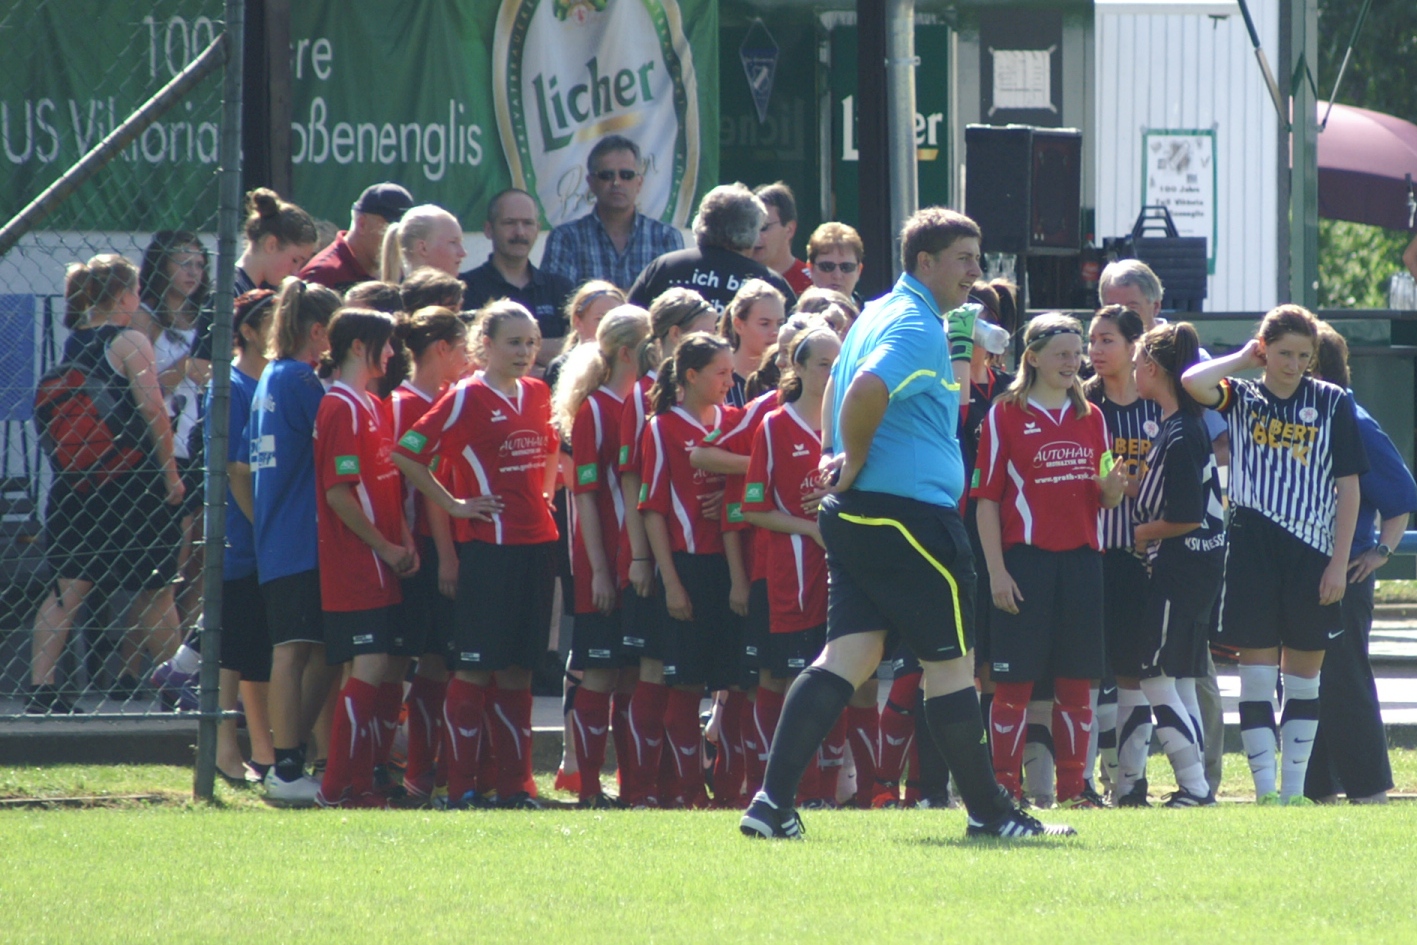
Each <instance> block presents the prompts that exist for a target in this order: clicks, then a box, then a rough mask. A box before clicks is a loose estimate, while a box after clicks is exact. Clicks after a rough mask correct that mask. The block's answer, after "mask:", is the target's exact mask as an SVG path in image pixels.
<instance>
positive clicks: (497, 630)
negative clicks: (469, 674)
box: [450, 541, 556, 672]
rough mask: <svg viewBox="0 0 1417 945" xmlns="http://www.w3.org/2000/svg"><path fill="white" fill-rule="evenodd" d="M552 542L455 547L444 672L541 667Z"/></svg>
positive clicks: (547, 632)
mask: <svg viewBox="0 0 1417 945" xmlns="http://www.w3.org/2000/svg"><path fill="white" fill-rule="evenodd" d="M555 589H556V542H554V541H547V542H542V543H540V544H536V545H493V544H488V543H487V542H484V541H469V542H467V543H465V544H463V545H461V546H459V548H458V598H457V602H456V605H455V607H454V623H453V627H454V636H453V642H454V652H453V663H454V665H453V666H452V667H450V668H452V669H461V670H470V671H477V672H497V671H498V670H503V669H508V668H510V667H512V666H519V667H521V668H522V669H534V668H535V667H537V666H539V665H541V661H542V659H543V657H544V655H545V653H546V644H547V641H548V640H549V639H550V636H551V598H552V596H553V595H554V594H555Z"/></svg>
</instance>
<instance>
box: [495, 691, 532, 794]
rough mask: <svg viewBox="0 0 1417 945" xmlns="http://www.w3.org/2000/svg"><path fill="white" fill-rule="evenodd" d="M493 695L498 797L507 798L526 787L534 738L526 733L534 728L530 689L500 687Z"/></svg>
mask: <svg viewBox="0 0 1417 945" xmlns="http://www.w3.org/2000/svg"><path fill="white" fill-rule="evenodd" d="M490 696H491V698H490V699H489V700H488V702H489V706H488V710H489V711H488V713H487V716H488V718H487V728H488V734H489V735H491V736H492V738H491V741H492V758H493V759H494V760H495V761H496V763H497V799H498V800H499V801H506V800H507V799H509V798H511V797H515V796H516V795H517V794H520V793H522V792H523V791H525V790H526V768H527V764H528V761H529V756H530V753H531V739H530V738H528V737H526V736H525V735H524V734H523V733H524V732H526V731H527V730H529V729H530V728H531V690H529V689H503V688H501V687H498V688H497V689H494V690H493V691H492V692H491V693H490ZM523 697H525V698H523Z"/></svg>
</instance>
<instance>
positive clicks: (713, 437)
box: [704, 427, 723, 443]
mask: <svg viewBox="0 0 1417 945" xmlns="http://www.w3.org/2000/svg"><path fill="white" fill-rule="evenodd" d="M722 433H723V429H722V428H721V427H720V428H719V429H717V430H714V431H713V432H712V433H710V434H709V435H708V436H706V437H704V442H705V443H712V442H713V441H714V440H716V439H718V438H719V436H720V435H721V434H722Z"/></svg>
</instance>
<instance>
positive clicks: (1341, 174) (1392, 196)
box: [1319, 102, 1417, 230]
mask: <svg viewBox="0 0 1417 945" xmlns="http://www.w3.org/2000/svg"><path fill="white" fill-rule="evenodd" d="M1325 107H1326V105H1325V103H1323V102H1320V103H1319V115H1320V116H1322V115H1323V112H1324V109H1325ZM1414 180H1417V125H1414V124H1412V123H1411V122H1410V121H1403V120H1402V119H1401V118H1395V117H1393V116H1392V115H1384V114H1383V113H1382V112H1373V111H1369V110H1368V109H1366V108H1354V107H1353V106H1351V105H1335V106H1333V113H1332V114H1331V115H1329V119H1328V126H1327V127H1326V128H1325V129H1324V130H1323V131H1322V132H1321V133H1320V134H1319V216H1321V217H1327V218H1328V219H1330V220H1350V221H1352V222H1354V223H1367V224H1370V225H1372V226H1385V227H1387V228H1388V229H1391V230H1408V229H1412V226H1413V220H1412V216H1413V206H1414V205H1413V204H1412V202H1411V194H1412V192H1413V190H1412V188H1413V181H1414Z"/></svg>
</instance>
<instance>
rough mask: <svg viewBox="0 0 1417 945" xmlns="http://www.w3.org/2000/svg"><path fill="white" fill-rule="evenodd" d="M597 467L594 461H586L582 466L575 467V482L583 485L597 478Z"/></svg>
mask: <svg viewBox="0 0 1417 945" xmlns="http://www.w3.org/2000/svg"><path fill="white" fill-rule="evenodd" d="M598 474H599V469H598V468H597V467H596V465H595V463H586V464H585V465H584V466H577V467H576V482H578V483H580V484H581V485H583V486H588V485H590V484H591V483H593V482H595V481H596V479H598V478H599V475H598Z"/></svg>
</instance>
